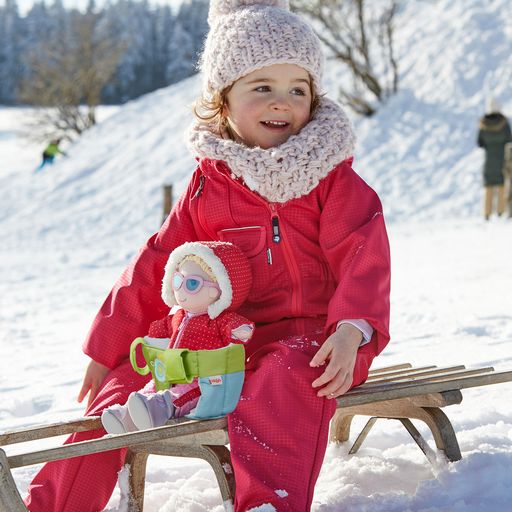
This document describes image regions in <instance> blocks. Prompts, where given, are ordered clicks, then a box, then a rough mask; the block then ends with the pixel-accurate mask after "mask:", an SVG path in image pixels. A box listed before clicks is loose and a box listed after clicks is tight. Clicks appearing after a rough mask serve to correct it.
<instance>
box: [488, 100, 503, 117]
mask: <svg viewBox="0 0 512 512" xmlns="http://www.w3.org/2000/svg"><path fill="white" fill-rule="evenodd" d="M500 111H501V105H500V103H499V101H498V100H497V99H496V98H495V97H494V96H489V97H488V98H487V101H486V102H485V113H486V114H497V113H498V112H500Z"/></svg>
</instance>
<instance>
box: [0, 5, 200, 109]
mask: <svg viewBox="0 0 512 512" xmlns="http://www.w3.org/2000/svg"><path fill="white" fill-rule="evenodd" d="M207 14H208V0H190V1H188V2H186V3H183V4H182V5H181V7H180V8H179V9H178V10H177V12H173V11H172V10H171V9H170V7H169V6H155V5H150V4H149V3H148V1H147V0H115V1H113V2H110V3H107V4H106V5H104V6H102V7H101V8H98V7H97V6H96V5H95V3H94V0H90V1H89V4H88V6H87V9H86V10H85V12H82V11H78V10H76V9H67V8H65V7H64V6H63V4H62V2H61V0H54V1H53V3H52V4H47V3H45V2H44V1H40V2H36V3H35V4H34V5H33V6H32V8H31V9H30V10H29V11H28V12H27V13H26V14H25V15H24V16H21V15H20V14H19V10H18V6H17V3H16V0H5V3H4V5H3V6H0V104H6V105H16V104H31V105H38V106H44V107H48V106H56V103H61V102H62V100H63V99H66V98H68V97H69V101H64V103H71V104H76V103H77V102H78V103H79V104H80V103H82V104H84V105H90V104H96V105H97V104H100V103H104V104H116V103H123V102H126V101H127V100H130V99H132V98H136V97H138V96H140V95H142V94H145V93H147V92H150V91H153V90H155V89H158V88H160V87H164V86H166V85H169V84H172V83H175V82H178V81H180V80H182V79H184V78H186V77H188V76H191V75H192V74H194V73H195V72H196V69H195V65H196V62H197V58H198V54H199V52H200V50H201V46H202V43H203V39H204V36H205V34H206V32H207V30H208V24H207ZM56 100H58V102H57V101H56ZM91 115H94V113H92V114H91Z"/></svg>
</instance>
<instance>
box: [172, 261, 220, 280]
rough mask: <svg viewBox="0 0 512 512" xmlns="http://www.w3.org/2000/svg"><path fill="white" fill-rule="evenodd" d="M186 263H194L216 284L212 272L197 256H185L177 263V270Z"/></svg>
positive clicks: (215, 278)
mask: <svg viewBox="0 0 512 512" xmlns="http://www.w3.org/2000/svg"><path fill="white" fill-rule="evenodd" d="M186 261H192V262H194V263H196V264H197V265H199V266H200V267H201V270H202V271H203V272H204V273H205V274H207V275H208V277H209V278H210V279H211V280H212V281H215V282H217V277H216V276H215V274H214V273H213V270H212V269H211V268H210V267H209V266H208V265H207V264H206V262H205V261H204V260H203V259H202V258H200V257H199V256H197V254H187V256H185V257H184V258H183V259H182V260H181V261H180V262H179V263H178V266H177V268H178V270H179V269H180V268H181V266H182V265H183V264H184V263H185V262H186Z"/></svg>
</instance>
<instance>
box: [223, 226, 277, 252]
mask: <svg viewBox="0 0 512 512" xmlns="http://www.w3.org/2000/svg"><path fill="white" fill-rule="evenodd" d="M217 235H218V236H219V239H220V240H221V241H223V242H231V243H232V244H234V245H236V246H237V247H238V248H239V249H240V250H241V251H242V252H243V253H244V254H245V255H246V256H247V257H248V258H249V259H251V258H254V257H256V256H257V255H258V254H259V253H260V252H262V251H263V249H264V248H265V242H266V239H267V230H266V228H265V226H245V227H241V228H227V229H221V230H220V231H219V232H218V233H217Z"/></svg>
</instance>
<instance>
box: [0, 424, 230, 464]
mask: <svg viewBox="0 0 512 512" xmlns="http://www.w3.org/2000/svg"><path fill="white" fill-rule="evenodd" d="M226 427H227V420H226V418H221V419H218V420H204V421H195V420H188V421H187V422H184V423H178V424H172V425H166V426H163V427H158V428H153V429H150V430H141V431H138V432H130V433H128V434H119V435H111V436H104V437H102V438H100V439H93V440H91V441H81V442H78V443H72V444H66V445H64V446H58V447H56V448H48V449H47V450H38V451H32V452H29V453H24V454H20V455H12V456H10V457H8V462H9V466H10V467H11V468H19V467H24V466H31V465H33V464H40V463H42V462H48V461H54V460H62V459H70V458H72V457H79V456H81V455H86V454H92V453H100V452H107V451H110V450H117V449H119V448H125V447H127V446H132V445H133V446H136V445H137V444H146V445H147V444H149V443H151V442H156V441H161V440H162V439H166V440H172V439H174V438H180V441H182V442H185V443H187V441H188V442H189V443H190V444H194V443H197V444H205V443H213V437H211V436H210V437H204V436H202V434H205V433H211V432H212V431H221V432H224V429H225V428H226ZM222 439H223V442H222V444H225V442H226V441H225V439H226V438H225V437H223V438H222Z"/></svg>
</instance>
